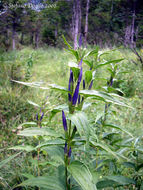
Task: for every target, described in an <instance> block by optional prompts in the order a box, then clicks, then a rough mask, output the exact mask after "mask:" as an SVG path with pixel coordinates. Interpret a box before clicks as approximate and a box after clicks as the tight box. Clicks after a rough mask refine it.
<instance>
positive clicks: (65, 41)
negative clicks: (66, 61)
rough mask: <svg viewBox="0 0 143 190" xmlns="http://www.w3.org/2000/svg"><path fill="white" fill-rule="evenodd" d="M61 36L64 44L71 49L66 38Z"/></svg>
mask: <svg viewBox="0 0 143 190" xmlns="http://www.w3.org/2000/svg"><path fill="white" fill-rule="evenodd" d="M62 38H63V40H64V43H65V45H67V46H68V48H69V49H72V46H71V45H70V44H69V43H68V42H67V40H66V38H65V37H64V35H62Z"/></svg>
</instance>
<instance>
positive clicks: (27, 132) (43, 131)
mask: <svg viewBox="0 0 143 190" xmlns="http://www.w3.org/2000/svg"><path fill="white" fill-rule="evenodd" d="M18 135H20V136H25V137H33V136H36V135H38V136H51V137H60V136H62V135H60V134H59V133H56V132H55V131H54V130H52V129H49V128H44V127H43V128H38V127H30V128H27V129H24V130H23V131H20V132H19V133H18Z"/></svg>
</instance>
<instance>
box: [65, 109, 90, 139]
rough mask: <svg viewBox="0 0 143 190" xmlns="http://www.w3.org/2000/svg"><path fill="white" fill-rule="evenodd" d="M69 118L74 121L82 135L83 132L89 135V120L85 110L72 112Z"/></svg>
mask: <svg viewBox="0 0 143 190" xmlns="http://www.w3.org/2000/svg"><path fill="white" fill-rule="evenodd" d="M68 119H70V120H71V121H72V123H73V124H74V125H75V126H76V128H77V131H78V132H79V134H80V136H82V135H83V134H86V136H87V137H88V136H89V131H90V128H89V122H88V119H87V116H86V114H85V113H84V112H80V111H79V112H76V113H74V114H71V115H69V117H68Z"/></svg>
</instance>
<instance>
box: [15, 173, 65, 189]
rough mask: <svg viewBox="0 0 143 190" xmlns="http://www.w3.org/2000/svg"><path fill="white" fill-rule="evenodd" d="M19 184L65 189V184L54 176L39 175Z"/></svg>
mask: <svg viewBox="0 0 143 190" xmlns="http://www.w3.org/2000/svg"><path fill="white" fill-rule="evenodd" d="M19 186H30V187H39V188H43V189H45V190H46V189H47V190H65V186H64V185H63V183H62V182H61V181H60V180H59V179H58V178H57V177H56V176H39V177H33V178H30V179H28V180H26V181H24V182H23V183H21V184H20V185H18V186H17V187H19Z"/></svg>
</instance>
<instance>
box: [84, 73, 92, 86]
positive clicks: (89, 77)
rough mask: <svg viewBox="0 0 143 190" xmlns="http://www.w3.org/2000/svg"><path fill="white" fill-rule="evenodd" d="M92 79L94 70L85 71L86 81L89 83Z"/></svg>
mask: <svg viewBox="0 0 143 190" xmlns="http://www.w3.org/2000/svg"><path fill="white" fill-rule="evenodd" d="M91 80H92V71H86V72H85V82H86V83H87V84H88V83H89V82H90V81H91Z"/></svg>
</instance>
